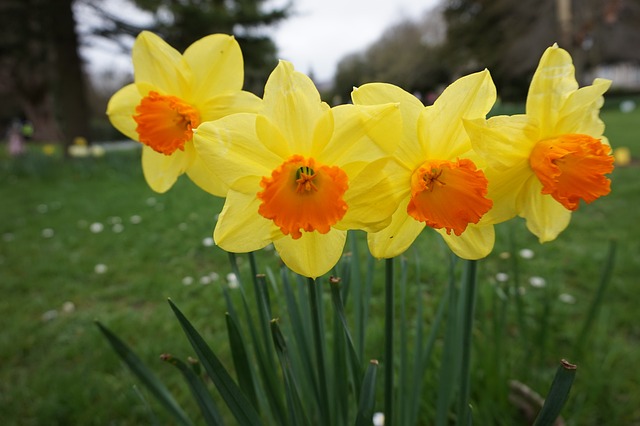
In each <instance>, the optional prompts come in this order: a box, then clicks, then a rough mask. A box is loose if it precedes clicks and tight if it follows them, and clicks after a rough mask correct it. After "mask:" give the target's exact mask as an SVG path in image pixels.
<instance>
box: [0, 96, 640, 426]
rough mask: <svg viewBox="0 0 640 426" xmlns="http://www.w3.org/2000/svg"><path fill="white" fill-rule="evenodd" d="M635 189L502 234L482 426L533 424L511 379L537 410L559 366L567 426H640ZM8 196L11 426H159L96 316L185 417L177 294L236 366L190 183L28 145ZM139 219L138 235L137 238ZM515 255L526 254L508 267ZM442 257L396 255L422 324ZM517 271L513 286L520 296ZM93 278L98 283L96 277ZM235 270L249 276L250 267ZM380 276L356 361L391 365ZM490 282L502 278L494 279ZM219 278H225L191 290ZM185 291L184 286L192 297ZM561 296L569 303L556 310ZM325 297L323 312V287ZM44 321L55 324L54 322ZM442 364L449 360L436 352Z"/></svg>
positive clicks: (264, 257) (438, 247)
mask: <svg viewBox="0 0 640 426" xmlns="http://www.w3.org/2000/svg"><path fill="white" fill-rule="evenodd" d="M602 118H603V119H604V120H605V122H606V123H607V131H606V134H607V136H608V137H609V139H610V141H611V143H612V145H613V146H614V147H616V146H627V147H629V148H630V150H631V153H632V155H633V156H634V157H635V158H636V159H637V158H638V157H639V156H640V138H638V135H639V132H638V125H637V124H636V123H639V122H640V110H636V111H634V112H633V113H630V114H622V113H620V112H618V111H617V110H616V109H614V108H610V109H605V110H604V111H603V112H602ZM638 177H639V176H638V168H637V166H630V167H626V168H619V169H616V171H615V172H614V174H613V176H612V188H613V191H612V193H611V194H610V195H609V196H607V197H605V198H603V199H601V200H598V201H596V202H595V203H593V204H591V205H588V206H582V207H581V208H580V210H578V211H577V212H576V213H575V214H574V215H573V219H572V223H571V225H570V227H569V228H568V229H567V230H566V231H565V232H564V233H563V234H561V236H560V237H559V238H558V239H557V240H556V241H554V242H552V243H547V244H544V245H540V244H538V243H537V241H536V239H535V237H533V236H532V235H530V234H529V233H528V232H526V230H525V229H524V224H523V222H522V221H520V220H514V221H512V222H510V223H507V224H504V225H501V226H499V227H498V232H497V233H498V240H497V243H496V248H495V250H494V252H493V253H492V254H491V255H490V256H489V257H488V258H487V259H485V260H483V261H482V262H481V263H480V268H479V285H480V288H479V292H478V293H479V294H478V308H477V311H476V328H475V330H474V335H473V339H474V347H473V353H472V371H473V373H472V380H471V389H472V394H471V400H472V405H473V416H474V422H475V423H476V424H481V425H484V424H505V425H511V424H525V423H524V422H519V421H516V420H514V418H515V419H518V418H520V417H519V414H518V413H517V411H516V410H515V409H514V407H513V405H512V404H510V403H509V401H508V380H510V379H515V380H518V381H520V382H522V383H525V384H526V385H527V386H529V387H530V388H531V389H533V390H535V391H536V392H538V393H540V394H542V395H544V394H545V393H546V392H547V390H548V387H549V385H550V383H551V380H552V379H553V374H554V372H555V369H556V368H557V364H558V361H559V360H560V359H561V358H567V359H568V360H569V361H571V362H574V363H576V364H578V373H577V376H576V382H575V383H574V387H573V390H572V393H571V397H570V399H569V402H568V404H567V406H566V408H565V410H564V411H563V415H564V417H565V419H566V421H567V424H569V425H601V424H611V425H618V424H625V425H627V424H629V425H632V424H640V409H639V408H638V407H640V391H639V390H638V389H640V382H639V380H640V379H638V375H637V374H634V371H635V366H636V365H637V362H638V361H639V360H640V344H639V342H640V334H639V332H638V326H637V288H636V287H637V276H638V272H640V256H639V253H640V226H638V223H637V212H636V208H635V206H637V205H638V203H639V202H640V179H638ZM0 181H2V186H1V187H0V200H2V208H0V237H1V239H0V286H1V288H2V290H3V297H2V298H0V315H1V316H2V318H3V319H4V321H3V322H2V324H3V327H4V329H3V330H2V333H1V334H0V362H1V363H0V418H2V419H3V420H4V422H5V423H6V424H17V425H40V424H65V425H67V424H82V425H103V424H118V425H128V424H131V425H133V424H147V423H149V413H148V408H147V405H146V404H147V403H148V404H149V405H150V406H151V407H152V408H153V410H154V412H155V414H156V415H157V416H158V417H159V419H160V424H166V423H168V419H167V418H166V416H165V415H164V413H162V411H159V409H158V405H157V404H156V403H155V402H154V401H151V400H150V399H149V398H150V396H149V393H148V392H146V391H145V390H144V389H140V388H139V387H140V385H139V383H138V382H137V381H136V379H135V378H134V377H133V376H132V375H131V374H130V372H129V371H128V370H126V369H125V367H123V365H122V364H121V363H120V361H119V360H118V359H117V357H116V355H115V354H114V353H113V352H112V350H111V349H110V348H109V346H108V344H107V342H106V341H105V339H104V338H103V337H102V335H101V334H100V333H99V332H98V330H97V328H96V327H95V325H94V320H96V319H97V320H100V321H101V322H102V323H103V324H105V325H107V326H108V327H109V328H110V329H111V330H113V331H114V332H116V333H117V334H118V335H119V336H120V337H121V338H122V339H123V340H124V341H126V342H127V343H128V344H129V345H131V346H132V347H133V349H134V350H136V352H137V353H138V354H139V356H140V357H141V358H142V359H143V360H144V361H145V362H146V363H147V364H148V365H149V366H150V367H151V368H152V370H154V372H156V373H157V374H158V375H159V376H160V377H161V378H162V379H163V380H164V381H165V382H166V383H168V385H169V386H170V387H171V389H172V390H174V391H175V392H176V394H177V397H178V399H179V400H180V401H181V402H182V403H183V404H184V406H185V409H187V410H188V411H191V412H194V413H195V412H196V411H197V408H196V406H195V405H194V404H193V403H192V402H191V401H190V397H189V395H188V391H187V389H186V387H185V386H184V384H183V383H182V381H181V378H180V377H179V374H178V373H177V371H175V370H174V369H173V368H172V367H170V366H169V365H167V364H166V363H163V362H162V361H160V358H159V356H160V354H162V353H166V352H170V353H173V354H174V355H176V356H179V357H181V358H183V359H184V358H186V357H187V356H190V355H192V354H193V351H192V350H191V349H190V348H189V346H188V343H187V342H186V339H185V338H184V336H183V334H182V332H181V330H180V327H179V324H178V323H177V321H176V320H175V317H174V316H173V315H172V313H171V310H170V309H169V306H168V304H167V302H166V299H167V297H171V298H172V300H174V301H175V302H176V304H177V305H178V306H180V309H181V310H182V311H183V312H184V313H185V315H187V317H188V318H190V319H191V321H192V322H193V323H194V325H195V326H196V327H197V328H198V329H199V331H201V332H202V333H203V334H204V335H205V337H206V338H207V340H208V341H209V342H210V343H211V345H212V346H213V347H214V348H216V350H218V351H219V352H220V353H221V354H222V358H223V361H224V362H225V363H229V364H228V365H231V364H230V360H229V353H228V352H229V351H228V347H227V346H228V343H227V341H226V327H225V319H224V312H225V310H226V306H225V303H224V300H223V297H222V291H221V286H223V285H225V276H226V274H227V273H228V272H230V267H229V264H228V260H227V256H226V254H225V253H223V252H222V251H221V250H219V249H218V248H216V247H209V246H205V245H204V244H203V239H205V238H207V237H210V236H211V233H212V229H213V226H214V223H215V215H216V214H217V213H218V212H219V211H220V208H221V205H222V202H221V200H219V199H216V198H213V197H210V196H208V195H207V194H205V193H204V192H202V191H200V190H199V189H198V188H196V187H195V186H194V185H193V184H192V183H190V182H189V181H188V180H187V179H186V178H183V179H180V180H179V182H178V184H177V185H176V186H175V187H174V188H173V189H172V190H171V191H169V192H168V193H167V194H164V195H159V194H155V193H153V192H152V191H151V190H150V189H149V188H148V187H147V186H146V183H145V182H144V179H143V177H142V173H141V170H140V165H139V152H138V151H131V152H118V153H116V152H110V153H108V154H107V155H106V156H105V157H103V158H88V159H77V160H73V161H63V160H62V159H60V158H58V157H46V156H44V155H43V154H41V153H40V152H39V150H38V149H37V148H32V149H31V151H30V153H29V155H28V156H27V157H25V158H21V159H18V160H10V159H8V158H5V157H2V158H0ZM132 217H139V218H140V219H141V221H140V222H139V223H132ZM134 222H135V220H134ZM94 223H100V224H102V225H103V227H104V229H103V230H102V232H99V233H94V232H92V231H91V225H92V224H94ZM119 228H121V231H120V232H116V231H118V229H119ZM360 237H361V235H360ZM612 238H614V239H615V240H616V241H617V244H618V250H617V255H618V256H617V259H616V264H615V269H614V273H613V277H612V280H611V283H610V285H609V287H608V288H607V291H606V293H605V295H604V301H603V305H602V306H601V309H600V311H599V312H598V316H597V317H596V321H595V322H594V324H593V327H592V329H591V330H590V333H589V334H588V340H586V341H585V342H584V347H585V350H584V351H583V353H582V354H581V355H580V356H579V359H574V358H573V357H574V355H575V348H576V345H577V341H576V340H577V338H578V335H579V332H580V329H581V327H582V324H583V323H584V321H585V320H586V316H587V313H588V309H589V305H590V303H591V301H592V299H593V297H594V295H595V292H596V287H597V284H598V280H599V275H600V271H601V268H602V265H603V264H604V261H605V258H606V255H607V247H608V243H609V240H610V239H612ZM360 243H362V241H360ZM511 244H513V245H514V247H516V249H517V250H520V249H522V248H529V249H531V250H533V252H534V253H535V256H534V257H533V258H532V259H529V260H526V259H522V258H519V257H517V255H516V254H515V253H512V255H511V257H509V258H505V257H506V256H505V255H504V253H506V252H509V251H510V249H511ZM360 247H362V248H363V246H362V245H360ZM517 250H516V251H517ZM361 251H363V250H361ZM447 256H448V255H447V251H446V250H445V248H444V247H443V244H442V243H441V242H440V240H439V239H438V238H437V237H436V236H435V234H434V233H424V234H423V235H422V236H421V238H420V239H419V240H418V241H417V243H416V244H415V245H414V247H412V249H410V250H409V251H408V252H407V253H406V255H405V257H406V259H407V262H408V268H409V273H410V275H412V277H411V278H410V279H409V282H411V280H412V279H416V280H418V281H419V283H420V284H419V290H420V291H421V294H422V296H423V297H422V298H415V299H414V300H412V299H409V302H408V308H409V309H408V311H409V312H413V311H414V310H415V301H416V300H418V301H420V302H421V303H423V304H424V306H423V312H424V315H425V318H424V324H425V326H427V327H428V326H429V325H430V324H431V322H432V320H433V314H434V310H435V306H436V305H437V303H438V301H439V296H440V295H441V294H442V292H443V289H444V288H445V286H446V282H447V269H446V262H447V258H448V257H447ZM514 256H516V258H517V259H518V266H519V276H520V282H519V283H515V282H514V281H513V270H512V267H513V262H512V261H513V259H514ZM242 259H243V260H244V258H242ZM416 259H418V260H416ZM418 263H419V265H418ZM98 264H104V265H106V267H107V271H106V272H105V273H97V272H96V265H98ZM259 265H260V268H261V269H263V270H264V269H265V268H266V267H267V266H268V267H270V268H272V269H274V270H275V269H277V267H278V262H277V259H276V258H275V256H274V254H273V253H272V252H267V251H265V252H261V253H260V256H259ZM417 266H419V271H418V270H417V269H416V268H417ZM241 267H242V271H243V273H246V271H247V270H248V265H247V262H245V263H243V264H242V265H241ZM375 271H376V281H375V282H374V292H373V295H372V298H371V301H370V302H371V308H370V309H371V311H370V317H369V323H368V328H367V339H366V346H365V349H364V359H373V358H380V357H381V356H382V353H383V331H382V330H383V312H384V305H383V303H384V293H383V291H382V288H383V279H382V277H383V263H382V262H376V264H375ZM499 272H505V273H508V274H509V275H510V279H509V280H508V281H507V282H505V283H503V282H499V281H497V280H496V274H497V273H499ZM212 273H216V274H218V277H219V278H218V279H217V280H214V281H212V282H210V283H209V284H208V285H204V284H201V278H202V277H205V276H209V277H210V276H211V275H210V274H212ZM532 276H536V277H542V278H544V279H545V280H546V283H547V285H546V287H544V288H535V287H532V286H531V285H529V284H528V280H529V278H530V277H532ZM185 277H191V278H192V280H193V283H192V284H191V285H185V284H184V283H183V280H184V279H185ZM517 286H520V287H523V288H524V289H525V293H524V294H523V295H522V297H521V301H522V312H521V314H519V313H518V312H519V311H518V309H517V304H516V302H517V300H518V299H517V298H516V297H515V294H514V293H513V291H512V289H514V288H515V287H517ZM413 291H414V289H409V292H410V293H412V292H413ZM563 293H566V294H570V295H572V296H573V298H574V299H575V303H572V304H568V303H564V302H562V301H560V300H559V298H558V296H559V295H560V294H563ZM324 294H325V296H326V297H328V290H326V291H325V292H324ZM412 294H413V293H412ZM276 298H277V296H276ZM68 302H70V303H71V304H72V305H73V309H69V307H70V306H71V304H70V303H68ZM349 302H350V303H349V304H348V305H347V311H349V309H350V308H351V307H352V304H353V300H350V301H349ZM325 304H326V305H329V303H325ZM64 306H67V308H68V309H67V311H65V310H64ZM53 311H55V313H56V315H55V317H53V318H52V319H48V320H47V319H46V318H45V317H46V316H47V315H48V316H54V314H53V313H52V312H53ZM274 315H276V316H282V318H283V319H282V323H283V327H287V326H290V325H291V324H288V325H287V317H286V315H285V313H284V312H283V311H282V309H280V310H279V311H278V312H274ZM523 325H524V329H523V327H522V326H523ZM410 334H411V331H410ZM435 349H436V353H439V351H440V350H441V341H440V340H438V342H437V344H436V348H435ZM438 364H439V362H434V363H432V364H431V369H430V370H429V371H427V375H426V378H425V386H424V387H423V389H424V398H423V408H424V413H425V416H432V415H434V413H435V401H436V396H435V390H434V389H436V386H435V382H436V380H437V377H438V373H437V372H438V369H437V367H438ZM141 395H142V396H141ZM145 401H146V402H145ZM377 406H378V408H380V407H381V406H382V400H381V399H379V400H378V405H377ZM193 417H194V418H196V419H198V415H197V414H195V415H193ZM421 418H422V417H421ZM430 423H431V422H430V421H428V420H425V421H424V423H421V424H430Z"/></svg>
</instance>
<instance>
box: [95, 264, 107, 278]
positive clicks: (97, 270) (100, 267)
mask: <svg viewBox="0 0 640 426" xmlns="http://www.w3.org/2000/svg"><path fill="white" fill-rule="evenodd" d="M108 269H109V268H107V265H105V264H104V263H98V264H97V265H96V266H94V267H93V271H94V272H95V273H96V274H99V275H102V274H104V273H106V272H107V270H108Z"/></svg>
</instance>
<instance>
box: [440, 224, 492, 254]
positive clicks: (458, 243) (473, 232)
mask: <svg viewBox="0 0 640 426" xmlns="http://www.w3.org/2000/svg"><path fill="white" fill-rule="evenodd" d="M436 231H437V232H438V234H440V235H441V236H442V238H443V239H444V241H445V242H446V243H447V245H448V246H449V248H450V249H451V251H453V252H454V253H455V254H456V256H458V257H461V258H463V259H469V260H477V259H482V258H483V257H487V256H488V255H489V253H491V250H493V245H494V243H495V231H494V229H493V225H474V224H469V225H468V226H467V229H466V230H465V231H464V232H463V233H462V235H460V236H457V235H455V234H454V233H451V235H448V234H447V232H446V231H445V230H442V229H436Z"/></svg>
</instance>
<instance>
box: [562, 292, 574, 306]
mask: <svg viewBox="0 0 640 426" xmlns="http://www.w3.org/2000/svg"><path fill="white" fill-rule="evenodd" d="M558 299H559V300H560V301H561V302H562V303H566V304H567V305H573V304H575V303H576V298H575V297H574V296H572V295H571V294H569V293H561V294H560V295H559V296H558Z"/></svg>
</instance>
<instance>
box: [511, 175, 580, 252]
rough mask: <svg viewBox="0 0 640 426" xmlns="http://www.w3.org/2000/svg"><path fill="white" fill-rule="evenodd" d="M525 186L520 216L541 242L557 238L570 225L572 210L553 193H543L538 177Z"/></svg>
mask: <svg viewBox="0 0 640 426" xmlns="http://www.w3.org/2000/svg"><path fill="white" fill-rule="evenodd" d="M525 186H526V188H525V190H524V191H523V192H522V193H521V199H520V200H519V205H520V206H521V207H520V216H522V217H523V218H525V219H526V221H527V228H528V229H529V231H531V233H533V234H534V235H535V236H536V237H538V239H539V240H540V242H541V243H544V242H547V241H552V240H555V239H556V237H557V236H558V235H559V234H560V233H561V232H562V231H564V230H565V229H566V227H567V226H569V222H570V221H571V211H569V210H567V209H566V208H565V207H564V206H563V205H562V204H560V203H559V202H557V201H556V200H554V199H553V197H552V196H551V195H543V194H542V193H541V191H542V184H541V183H540V181H539V180H538V179H536V178H532V179H530V180H529V181H528V182H527V183H526V184H525Z"/></svg>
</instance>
